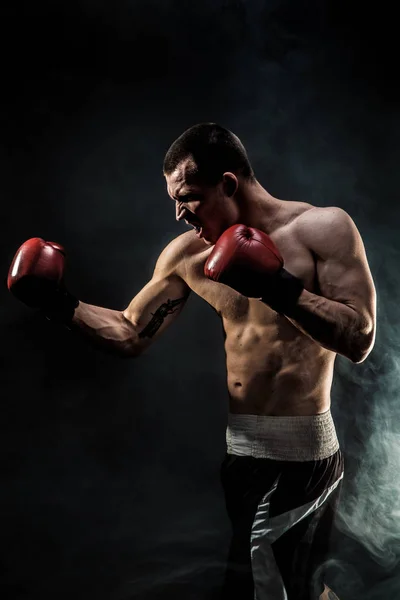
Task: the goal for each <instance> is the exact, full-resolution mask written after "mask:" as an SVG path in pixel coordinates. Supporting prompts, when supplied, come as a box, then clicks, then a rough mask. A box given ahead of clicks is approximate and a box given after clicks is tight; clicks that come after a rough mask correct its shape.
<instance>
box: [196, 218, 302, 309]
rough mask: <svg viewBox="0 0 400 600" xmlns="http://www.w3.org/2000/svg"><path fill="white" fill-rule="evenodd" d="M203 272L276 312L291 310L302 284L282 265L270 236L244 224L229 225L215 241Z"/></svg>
mask: <svg viewBox="0 0 400 600" xmlns="http://www.w3.org/2000/svg"><path fill="white" fill-rule="evenodd" d="M204 274H205V275H206V276H207V277H209V278H210V279H212V280H214V281H218V282H220V283H224V284H225V285H229V286H230V287H232V288H234V289H235V290H237V291H238V292H240V293H241V294H243V295H244V296H248V297H249V298H259V299H260V300H262V301H263V302H265V303H266V304H268V305H269V306H271V307H272V308H273V309H274V310H276V311H277V312H279V313H285V312H288V311H290V308H291V307H292V306H294V305H295V304H296V302H297V300H298V298H299V296H300V294H301V292H302V290H303V284H302V282H301V281H300V279H298V278H297V277H295V276H294V275H291V274H290V273H288V271H286V270H285V269H284V268H283V258H282V256H281V255H280V252H279V250H278V248H277V247H276V246H275V244H274V242H273V241H272V240H271V238H270V237H269V235H267V234H266V233H264V232H263V231H260V230H259V229H255V228H254V227H247V226H246V225H233V226H232V227H229V229H227V230H226V231H224V233H223V234H222V235H221V237H220V238H219V239H218V240H217V243H216V244H215V246H214V248H213V251H212V252H211V254H210V256H209V257H208V259H207V261H206V264H205V266H204Z"/></svg>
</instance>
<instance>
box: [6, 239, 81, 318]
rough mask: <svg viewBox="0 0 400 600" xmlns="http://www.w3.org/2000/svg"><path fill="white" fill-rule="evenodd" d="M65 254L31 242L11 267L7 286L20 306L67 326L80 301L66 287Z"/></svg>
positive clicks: (58, 247)
mask: <svg viewBox="0 0 400 600" xmlns="http://www.w3.org/2000/svg"><path fill="white" fill-rule="evenodd" d="M64 267H65V250H64V248H63V247H62V246H61V245H60V244H57V243H55V242H45V241H44V240H42V239H41V238H31V239H30V240H27V241H26V242H25V243H24V244H22V246H21V247H20V248H19V249H18V251H17V253H16V255H15V256H14V259H13V261H12V263H11V266H10V269H9V272H8V278H7V286H8V289H9V290H10V292H11V293H12V294H13V295H14V296H15V297H16V298H18V299H19V300H21V302H23V303H24V304H26V305H27V306H30V307H32V308H39V309H41V310H43V311H44V312H45V314H46V316H48V317H49V318H53V319H55V320H60V321H63V322H68V321H69V320H71V319H72V316H73V314H74V310H75V308H76V307H77V306H78V304H79V302H78V300H77V299H76V298H75V297H74V296H72V295H71V294H70V293H69V292H68V291H67V290H66V289H65V286H64V282H63V276H64Z"/></svg>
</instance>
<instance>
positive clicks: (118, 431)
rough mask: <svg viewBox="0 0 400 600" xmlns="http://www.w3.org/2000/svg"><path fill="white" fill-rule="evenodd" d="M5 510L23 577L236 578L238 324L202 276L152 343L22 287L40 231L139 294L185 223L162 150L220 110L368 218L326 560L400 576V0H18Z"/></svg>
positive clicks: (356, 595) (240, 131)
mask: <svg viewBox="0 0 400 600" xmlns="http://www.w3.org/2000/svg"><path fill="white" fill-rule="evenodd" d="M0 28H1V31H0V38H1V44H2V54H1V59H2V70H1V84H2V85H1V134H0V135H1V152H2V155H1V156H2V160H1V178H0V186H1V188H0V193H1V209H2V221H1V222H2V235H1V248H2V252H1V272H2V274H3V275H2V281H3V288H2V303H1V313H0V314H1V324H2V339H3V344H2V353H1V370H2V371H1V383H2V388H1V389H2V394H1V397H2V401H1V405H0V406H1V420H0V427H1V436H0V444H1V451H0V463H1V474H2V476H1V492H0V498H1V511H0V528H1V536H0V540H1V541H0V552H1V557H0V595H1V597H2V598H4V599H5V600H14V599H15V600H22V599H23V600H36V599H39V600H47V599H50V598H51V599H52V600H53V599H54V598H58V599H60V600H61V599H67V598H68V599H70V598H75V599H76V600H80V599H82V600H83V599H85V600H89V599H90V600H91V599H96V600H128V599H133V598H135V600H148V599H151V600H153V599H154V600H158V599H163V600H164V599H169V598H174V599H176V600H180V599H182V600H183V599H185V600H206V599H211V598H217V597H218V586H219V585H220V583H221V578H222V573H223V567H224V560H225V557H226V551H227V544H228V539H229V523H228V521H227V516H226V514H225V510H224V504H223V498H222V493H221V489H220V484H219V479H218V477H219V465H220V461H221V459H222V457H223V455H224V449H225V446H224V429H225V421H226V412H227V395H226V389H225V365H224V353H223V344H222V333H221V325H220V323H219V321H218V319H217V317H216V316H215V315H214V313H213V311H212V310H211V309H210V308H209V307H208V306H207V305H205V304H204V303H202V302H201V301H200V300H199V299H198V298H196V297H192V298H191V299H190V302H189V303H188V306H187V307H186V308H185V310H184V311H183V313H182V315H181V317H180V319H179V320H178V322H177V323H176V324H175V326H174V327H173V328H171V329H170V330H168V331H167V332H166V333H165V335H164V336H163V337H162V338H161V339H160V340H159V342H158V343H157V344H156V345H155V346H154V347H152V348H151V349H150V350H149V351H148V352H147V353H146V354H145V355H143V356H142V357H140V358H139V359H137V360H136V361H123V360H120V359H117V358H114V357H112V356H108V355H104V354H102V353H101V352H100V351H98V350H97V349H96V348H93V347H91V346H89V345H88V344H86V343H84V342H83V341H82V340H81V339H80V338H78V337H77V336H76V335H74V334H73V333H71V332H68V331H65V330H63V329H59V328H58V327H55V326H54V325H53V324H51V323H49V322H47V321H43V320H42V318H40V317H39V316H38V315H37V314H35V313H34V312H31V311H30V310H29V309H27V308H26V307H24V306H23V305H21V304H19V303H18V302H17V301H15V300H14V299H13V298H12V297H11V296H10V295H9V294H8V292H7V289H6V285H5V282H6V276H7V270H8V266H9V263H10V262H11V259H12V257H13V255H14V252H15V251H16V249H17V248H18V246H19V245H20V244H21V243H22V242H23V241H24V240H25V239H27V238H29V237H33V236H40V237H43V238H45V239H50V240H55V241H58V242H60V243H62V244H63V245H64V246H65V247H66V248H67V250H68V272H67V282H68V285H69V287H70V289H71V291H73V292H74V293H76V294H77V295H78V296H79V297H80V298H81V299H82V300H84V301H86V302H90V303H93V304H98V305H102V306H108V307H111V308H119V309H122V308H124V307H125V306H126V305H127V304H128V302H129V301H130V299H131V298H132V297H133V296H134V295H135V293H137V291H139V290H140V288H141V287H142V286H143V285H144V284H145V283H146V282H147V280H148V278H149V277H150V276H151V273H152V269H153V266H154V262H155V260H156V258H157V256H158V254H159V252H160V251H161V250H162V248H163V247H164V246H165V245H166V243H167V242H169V241H170V240H171V239H172V238H173V237H174V236H175V235H177V234H179V233H181V232H182V230H183V229H182V226H181V225H179V224H177V223H176V222H175V221H174V206H173V203H172V201H171V200H170V199H169V198H168V196H167V194H166V190H165V184H164V180H163V177H162V159H163V156H164V153H165V152H166V150H167V149H168V147H169V145H170V144H171V143H172V141H173V140H174V139H175V138H176V137H177V136H178V135H179V134H180V133H182V131H183V130H184V129H186V128H187V127H189V126H191V125H193V124H195V123H197V122H201V121H217V122H219V123H220V124H221V125H224V126H225V127H228V128H229V129H231V130H233V131H234V132H235V133H236V134H237V135H239V137H240V138H241V139H242V141H243V143H244V144H245V146H246V148H247V150H248V153H249V157H250V159H251V161H252V163H253V166H254V168H255V171H256V175H257V177H258V179H259V181H260V182H261V183H262V184H263V185H264V186H265V187H266V189H267V190H268V191H269V192H270V193H272V194H273V195H275V196H277V197H279V198H287V199H291V200H300V201H306V202H311V203H313V204H315V205H318V206H330V205H336V206H340V207H342V208H344V209H345V210H347V211H348V212H349V213H350V215H351V216H352V217H353V219H354V220H355V222H356V224H357V226H358V228H359V230H360V232H361V234H362V236H363V239H364V242H365V246H366V249H367V254H368V258H369V261H370V264H371V269H372V272H373V276H374V279H375V282H376V286H377V290H378V317H379V321H378V335H377V342H376V346H375V349H374V351H373V353H372V354H371V355H370V357H369V358H368V360H367V361H366V362H365V363H363V364H361V365H353V364H351V363H349V362H348V361H346V360H345V359H342V358H339V359H338V361H337V373H336V378H335V383H334V388H333V412H334V415H335V417H336V423H337V429H338V434H339V437H340V440H341V443H342V447H343V450H344V452H345V456H346V461H347V467H346V484H345V487H344V493H343V502H342V509H341V513H340V519H339V521H338V526H337V530H336V532H335V536H334V540H333V546H332V559H331V560H330V562H329V565H328V572H329V583H330V584H331V585H332V587H334V589H335V591H336V592H337V594H338V595H339V596H340V598H341V600H358V599H361V598H362V599H368V600H386V599H387V598H391V599H397V598H400V572H399V570H398V561H399V558H400V524H399V523H400V500H399V497H400V494H399V491H400V433H399V431H400V426H399V423H400V421H399V417H400V414H399V413H400V408H399V393H398V388H399V381H400V359H399V329H400V328H399V311H398V306H397V300H396V296H397V293H398V288H399V277H398V262H399V256H400V247H399V242H398V223H399V208H398V192H397V187H398V186H397V175H398V162H399V158H400V156H399V112H398V100H399V95H398V91H397V79H398V58H399V57H398V33H397V21H396V17H395V13H394V8H393V9H392V8H391V5H390V4H389V3H388V2H381V3H379V4H374V5H370V6H369V7H368V5H367V4H364V3H360V2H352V3H347V2H341V1H339V2H328V1H326V0H324V1H317V0H313V1H311V0H310V1H308V2H307V1H305V0H297V1H296V2H289V1H286V2H285V1H269V2H262V1H261V0H248V1H247V2H245V1H239V0H237V1H231V0H226V1H222V0H213V1H211V0H205V1H203V2H199V3H191V2H188V1H187V2H183V1H182V0H179V1H178V0H168V1H166V2H162V1H161V0H153V1H147V2H146V1H145V0H142V1H136V2H134V1H130V2H128V1H127V0H120V1H119V2H117V3H115V4H114V3H112V2H111V0H107V1H106V0H97V1H94V0H91V1H90V0H86V1H83V0H71V1H69V2H68V3H67V2H56V3H55V2H50V1H49V2H44V1H43V0H39V1H38V2H36V3H33V2H30V3H28V2H14V3H13V4H11V3H9V4H8V5H4V6H3V7H2V9H1V19H0Z"/></svg>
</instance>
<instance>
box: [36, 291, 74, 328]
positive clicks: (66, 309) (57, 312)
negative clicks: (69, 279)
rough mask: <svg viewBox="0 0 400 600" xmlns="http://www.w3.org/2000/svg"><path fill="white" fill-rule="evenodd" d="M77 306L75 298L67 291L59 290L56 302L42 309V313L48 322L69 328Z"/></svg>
mask: <svg viewBox="0 0 400 600" xmlns="http://www.w3.org/2000/svg"><path fill="white" fill-rule="evenodd" d="M78 305H79V300H78V299H77V298H76V297H75V296H73V295H72V294H70V293H69V292H67V290H62V291H61V290H59V292H58V294H57V298H56V301H55V302H53V303H52V304H51V306H48V307H46V308H44V310H43V312H44V314H45V316H46V318H47V319H49V321H55V322H56V323H60V324H61V325H65V326H66V327H69V325H71V321H72V319H73V316H74V313H75V309H76V308H77V306H78Z"/></svg>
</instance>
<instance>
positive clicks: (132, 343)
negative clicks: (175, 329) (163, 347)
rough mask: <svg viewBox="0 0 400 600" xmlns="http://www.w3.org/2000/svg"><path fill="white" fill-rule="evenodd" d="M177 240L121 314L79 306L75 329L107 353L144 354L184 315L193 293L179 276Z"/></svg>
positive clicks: (80, 304)
mask: <svg viewBox="0 0 400 600" xmlns="http://www.w3.org/2000/svg"><path fill="white" fill-rule="evenodd" d="M179 246H180V245H179V241H178V240H174V241H173V242H171V243H170V244H169V245H168V246H167V247H166V248H165V250H164V251H163V252H162V253H161V255H160V257H159V259H158V261H157V264H156V267H155V269H154V273H153V276H152V279H151V280H150V281H149V282H148V283H147V285H145V287H144V288H143V289H142V290H141V291H140V292H139V293H138V294H137V295H136V296H135V297H134V298H133V300H132V301H131V302H130V304H129V306H128V307H127V308H126V309H125V310H122V311H119V310H111V309H107V308H102V307H99V306H93V305H90V304H86V303H84V302H80V303H79V306H78V307H77V308H76V309H75V313H74V317H73V320H72V328H73V329H78V330H79V331H80V332H82V333H83V334H84V335H87V336H88V337H89V338H91V339H92V340H93V341H94V342H95V343H96V344H97V345H99V346H102V347H103V348H104V349H105V350H108V351H111V352H113V353H115V354H118V355H120V356H124V357H135V356H138V355H139V354H141V353H142V352H143V351H144V350H145V349H146V348H147V347H148V346H149V345H150V344H151V343H152V341H153V340H155V339H156V338H157V337H159V335H160V334H161V333H162V332H163V331H164V330H165V329H166V328H167V327H168V325H169V324H170V323H172V322H173V321H174V320H175V319H176V317H177V316H178V315H179V313H180V312H181V310H182V308H183V306H184V304H185V302H186V300H187V298H188V296H189V293H190V289H189V287H188V286H187V284H186V283H185V282H184V280H183V279H182V278H181V276H180V274H179V270H180V269H179V266H180V263H181V252H180V247H179Z"/></svg>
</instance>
